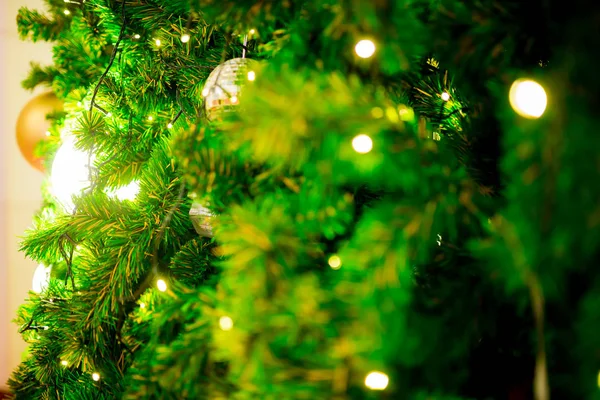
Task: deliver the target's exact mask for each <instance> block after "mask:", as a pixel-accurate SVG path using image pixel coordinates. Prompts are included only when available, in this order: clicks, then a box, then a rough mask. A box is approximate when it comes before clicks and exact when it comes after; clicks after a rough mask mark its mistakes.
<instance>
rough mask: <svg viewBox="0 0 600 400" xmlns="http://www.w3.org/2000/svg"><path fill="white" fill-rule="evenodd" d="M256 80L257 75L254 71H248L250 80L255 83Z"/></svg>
mask: <svg viewBox="0 0 600 400" xmlns="http://www.w3.org/2000/svg"><path fill="white" fill-rule="evenodd" d="M255 79H256V73H255V72H254V71H248V80H249V81H253V80H255Z"/></svg>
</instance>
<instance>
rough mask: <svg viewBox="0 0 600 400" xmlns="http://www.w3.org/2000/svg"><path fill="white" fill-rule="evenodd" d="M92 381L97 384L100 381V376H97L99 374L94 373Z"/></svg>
mask: <svg viewBox="0 0 600 400" xmlns="http://www.w3.org/2000/svg"><path fill="white" fill-rule="evenodd" d="M92 379H93V380H94V381H96V382H98V381H99V380H100V374H99V373H97V372H94V373H93V374H92Z"/></svg>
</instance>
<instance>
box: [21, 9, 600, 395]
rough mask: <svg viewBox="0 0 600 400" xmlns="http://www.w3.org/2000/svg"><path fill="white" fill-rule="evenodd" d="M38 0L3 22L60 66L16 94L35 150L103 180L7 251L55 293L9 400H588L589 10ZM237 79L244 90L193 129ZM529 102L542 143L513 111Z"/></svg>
mask: <svg viewBox="0 0 600 400" xmlns="http://www.w3.org/2000/svg"><path fill="white" fill-rule="evenodd" d="M46 2H47V5H48V7H47V10H45V11H43V12H42V11H34V10H28V9H22V10H21V11H20V12H19V15H18V18H17V21H18V25H19V30H20V32H21V35H22V36H23V37H24V38H28V39H30V40H34V41H35V40H47V41H52V42H53V43H54V46H55V47H54V64H53V65H50V66H39V65H35V66H33V67H32V70H31V74H30V76H29V77H28V78H27V79H26V81H25V82H24V86H25V87H26V88H33V87H36V86H39V85H49V86H51V87H52V88H53V89H54V91H55V92H56V93H57V95H59V96H60V97H61V98H62V99H63V100H64V101H65V110H66V111H67V112H66V115H65V116H61V118H60V119H57V120H56V124H55V127H54V128H53V129H52V136H51V138H50V144H47V145H45V147H44V151H45V152H46V157H47V160H48V163H49V164H50V162H51V160H52V158H53V154H54V152H55V151H56V149H57V148H58V147H59V146H60V143H61V140H62V138H63V137H64V135H66V134H73V135H75V137H76V138H77V139H78V142H77V146H78V148H79V149H81V150H83V151H86V152H90V154H92V153H93V154H94V155H95V159H94V162H93V165H92V166H90V177H91V185H90V187H89V188H88V189H87V190H85V191H84V192H83V193H82V194H81V195H80V196H78V197H76V199H75V204H76V210H75V211H74V212H73V213H69V212H63V211H62V209H61V207H59V206H57V204H55V202H54V200H53V198H52V196H51V195H50V193H49V192H48V191H47V189H46V188H45V189H44V190H45V196H46V197H45V198H46V201H45V203H44V205H43V208H42V209H41V210H40V212H39V214H38V215H37V216H36V218H35V228H34V229H32V230H31V231H29V232H28V233H27V236H26V237H25V239H24V241H23V244H22V250H23V251H24V252H25V254H26V255H27V256H28V257H30V258H31V259H33V260H36V261H38V262H40V263H44V264H46V265H50V264H51V265H53V266H54V268H53V275H52V279H51V281H50V284H49V287H48V288H47V289H46V290H45V291H44V292H43V293H41V294H35V293H32V294H31V297H30V299H29V301H28V302H27V303H26V304H24V305H23V306H22V308H21V309H20V311H19V315H18V318H17V322H18V324H19V325H20V326H21V331H22V333H23V337H24V338H25V340H26V341H27V342H28V343H29V344H30V346H29V354H28V356H27V357H26V358H25V359H24V360H23V362H22V363H21V365H20V366H19V367H18V368H17V370H16V371H14V374H13V375H12V377H11V379H10V386H11V387H12V390H13V392H14V394H15V396H16V398H17V399H69V400H70V399H72V400H82V399H84V400H85V399H116V398H123V399H240V400H241V399H339V400H342V399H371V398H372V399H375V398H381V399H392V398H393V399H432V398H433V399H457V398H463V399H467V398H473V399H506V398H513V397H511V396H516V395H519V394H520V395H522V396H525V398H531V397H533V396H534V393H535V397H536V398H537V399H538V400H545V399H548V389H549V390H550V392H551V393H552V396H553V398H557V399H592V398H600V397H599V396H600V394H599V393H600V391H599V389H598V383H597V380H598V378H597V377H598V372H599V371H600V333H599V332H600V312H599V311H598V310H599V309H600V308H599V307H600V273H599V272H598V271H599V270H598V261H597V260H598V259H599V255H600V254H598V252H599V251H598V249H599V248H600V234H599V233H600V232H599V230H600V186H599V185H598V182H600V180H599V175H600V174H599V172H600V156H599V154H600V152H599V150H600V136H598V135H597V134H596V133H595V129H596V127H597V110H598V107H597V106H598V98H599V97H598V96H597V94H598V93H600V79H599V78H598V74H597V66H596V64H595V61H596V58H597V57H596V55H595V53H594V51H595V49H597V48H598V45H599V44H600V43H599V38H600V35H599V33H600V32H598V30H599V28H598V25H597V23H596V21H598V18H599V17H600V13H599V11H598V9H597V7H596V8H594V6H590V5H587V4H584V2H583V1H579V0H574V1H572V2H570V4H568V5H565V4H564V2H558V1H552V0H545V1H542V0H532V1H527V2H524V1H520V0H507V1H503V2H498V1H494V0H477V1H476V0H467V1H457V0H377V1H373V0H303V1H295V0H286V1H281V2H276V1H272V2H269V1H246V0H242V1H240V0H236V1H232V0H219V1H213V0H203V1H194V0H87V1H85V0H72V1H63V0H46ZM184 34H187V35H189V36H190V40H189V41H182V40H181V37H182V35H184ZM245 36H247V37H248V41H247V43H246V45H244V43H245V42H244V37H245ZM362 39H370V40H372V41H373V42H374V43H375V45H376V52H375V54H374V55H373V56H372V57H370V58H367V59H362V58H359V57H357V55H356V54H355V52H354V46H355V44H356V43H357V42H358V41H360V40H362ZM243 53H245V54H246V56H247V57H249V58H252V59H254V60H258V61H259V62H257V63H256V64H255V65H254V66H253V68H254V69H253V72H254V73H255V77H256V79H255V80H251V81H248V82H246V83H245V85H244V88H243V92H242V98H241V102H240V103H241V104H240V105H239V106H238V107H236V110H235V112H230V113H227V114H226V115H225V116H224V117H223V118H222V119H218V120H214V121H209V120H208V119H207V117H206V113H205V110H204V101H203V95H202V90H203V87H204V83H205V81H206V79H207V77H208V75H209V74H210V72H211V71H212V70H213V69H214V68H215V67H217V66H218V65H219V64H221V63H223V62H225V61H226V60H228V59H231V58H235V57H241V56H242V54H243ZM526 77H529V78H534V79H536V80H537V81H538V82H540V83H541V84H542V85H543V86H544V87H545V88H546V91H547V93H548V95H549V103H548V108H547V110H546V113H545V114H544V115H543V116H542V117H541V118H539V119H532V120H528V119H525V118H523V117H521V116H519V115H517V114H516V113H515V112H514V111H513V110H512V109H511V107H510V105H509V102H508V92H509V88H510V86H511V84H512V82H514V81H515V80H516V79H519V78H526ZM361 134H362V135H367V136H369V137H370V138H371V140H372V143H373V148H372V150H371V151H370V152H367V153H365V154H361V153H359V152H357V151H355V149H354V148H353V144H352V143H353V139H354V138H355V137H356V136H357V135H361ZM132 180H137V181H139V182H140V187H141V189H140V193H139V194H138V196H137V197H136V199H135V200H134V201H129V200H123V201H121V200H117V199H114V198H112V197H110V196H108V195H107V194H106V193H107V191H109V190H113V189H114V188H118V187H120V186H123V185H126V184H128V183H130V182H131V181H132ZM192 199H196V200H198V201H202V202H203V203H204V204H205V205H208V206H209V207H210V208H211V210H212V212H213V213H214V214H215V216H214V217H213V219H212V222H211V223H212V226H213V228H214V232H215V234H214V238H205V237H200V236H199V235H198V234H197V233H196V232H195V230H194V228H193V225H192V222H191V220H190V217H189V211H190V207H191V205H192ZM159 279H160V280H162V281H164V282H166V284H167V289H166V291H160V290H158V288H157V284H158V280H159ZM372 371H380V372H382V373H384V374H385V375H387V376H388V377H389V385H388V386H387V388H386V389H385V390H383V391H376V390H371V389H370V388H368V387H366V385H365V378H366V377H367V376H368V374H369V373H371V372H372ZM94 374H97V375H94ZM94 378H96V379H94Z"/></svg>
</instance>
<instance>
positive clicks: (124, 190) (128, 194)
mask: <svg viewBox="0 0 600 400" xmlns="http://www.w3.org/2000/svg"><path fill="white" fill-rule="evenodd" d="M139 192H140V183H139V182H138V181H133V182H131V183H130V184H129V185H126V186H123V187H120V188H118V189H117V190H114V191H112V192H110V193H109V194H108V195H109V196H110V197H116V198H117V199H119V200H121V201H125V200H130V201H133V200H135V198H136V197H137V195H138V193H139Z"/></svg>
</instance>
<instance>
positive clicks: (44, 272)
mask: <svg viewBox="0 0 600 400" xmlns="http://www.w3.org/2000/svg"><path fill="white" fill-rule="evenodd" d="M50 272H52V267H51V266H50V267H46V266H45V265H44V264H40V265H38V266H37V268H36V269H35V272H34V273H33V279H32V281H31V290H33V291H34V292H36V293H42V292H43V291H44V290H46V288H47V287H48V284H49V283H50Z"/></svg>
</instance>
